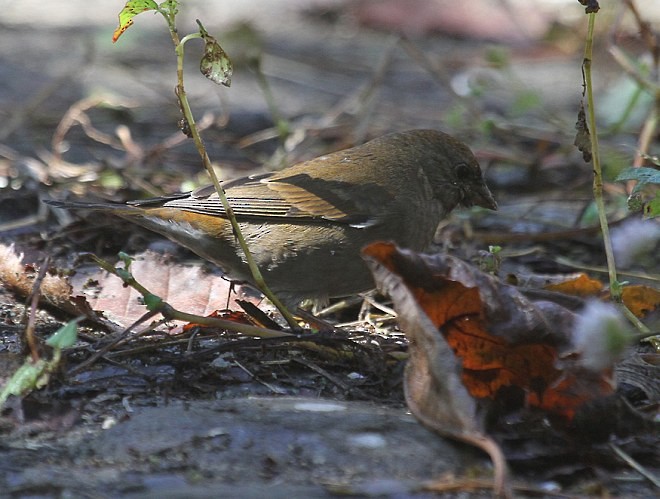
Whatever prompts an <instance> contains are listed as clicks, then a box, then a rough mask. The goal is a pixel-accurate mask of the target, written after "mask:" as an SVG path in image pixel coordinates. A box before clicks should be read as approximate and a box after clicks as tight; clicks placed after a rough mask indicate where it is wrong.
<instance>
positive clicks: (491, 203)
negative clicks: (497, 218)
mask: <svg viewBox="0 0 660 499" xmlns="http://www.w3.org/2000/svg"><path fill="white" fill-rule="evenodd" d="M470 194H471V195H470V199H468V202H469V203H470V205H472V206H474V205H476V206H481V207H482V208H487V209H489V210H497V202H496V201H495V198H494V197H493V194H492V193H491V192H490V190H489V189H488V187H486V184H481V185H477V186H474V187H473V189H472V191H471V193H470Z"/></svg>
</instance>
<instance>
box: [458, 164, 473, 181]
mask: <svg viewBox="0 0 660 499" xmlns="http://www.w3.org/2000/svg"><path fill="white" fill-rule="evenodd" d="M473 176H474V173H473V172H472V168H470V165H468V164H466V163H460V164H458V165H456V178H457V179H458V180H460V181H467V180H470V178H472V177H473Z"/></svg>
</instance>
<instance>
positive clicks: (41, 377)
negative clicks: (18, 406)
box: [0, 358, 49, 407]
mask: <svg viewBox="0 0 660 499" xmlns="http://www.w3.org/2000/svg"><path fill="white" fill-rule="evenodd" d="M48 373H49V363H48V362H46V361H45V360H43V359H40V360H38V361H37V362H32V361H31V360H30V359H29V358H28V359H27V360H26V361H25V363H24V364H23V365H22V366H21V367H19V368H18V369H17V370H16V372H15V373H14V374H13V375H12V377H11V378H10V379H9V380H8V381H7V383H6V384H5V386H3V387H2V390H1V391H0V407H1V406H2V405H3V404H4V403H5V401H6V400H7V398H9V396H10V395H15V396H17V397H20V396H22V395H25V394H27V393H29V392H31V391H32V390H34V389H35V388H41V387H42V386H44V385H45V384H46V383H48Z"/></svg>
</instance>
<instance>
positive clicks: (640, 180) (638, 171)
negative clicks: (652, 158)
mask: <svg viewBox="0 0 660 499" xmlns="http://www.w3.org/2000/svg"><path fill="white" fill-rule="evenodd" d="M624 180H636V181H637V185H636V186H635V188H634V189H633V193H635V192H637V191H639V190H640V189H642V188H643V187H644V186H645V185H646V184H660V170H656V169H655V168H646V167H643V166H641V167H639V168H626V169H625V170H623V171H622V172H621V173H619V175H618V176H617V178H616V181H617V182H622V181H624Z"/></svg>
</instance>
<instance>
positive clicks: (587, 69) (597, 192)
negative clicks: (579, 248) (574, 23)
mask: <svg viewBox="0 0 660 499" xmlns="http://www.w3.org/2000/svg"><path fill="white" fill-rule="evenodd" d="M595 20H596V14H595V13H593V12H592V13H590V14H589V27H588V29H587V40H586V44H585V47H584V61H583V63H582V67H583V69H584V79H585V85H586V93H587V107H588V117H589V129H590V133H589V137H590V139H591V153H592V161H593V167H594V183H593V192H594V200H595V202H596V208H597V209H598V220H599V221H600V229H601V232H602V233H603V244H604V245H605V257H606V259H607V270H608V274H609V279H610V295H611V297H612V300H613V301H614V302H616V303H621V285H620V283H619V281H618V279H617V275H616V263H615V261H614V251H613V249H612V240H611V238H610V229H609V226H608V224H607V213H606V211H605V200H604V198H603V172H602V168H601V164H600V153H599V149H598V133H597V129H596V112H595V107H594V92H593V86H592V83H591V61H592V56H593V41H594V24H595Z"/></svg>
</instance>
